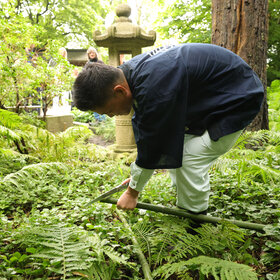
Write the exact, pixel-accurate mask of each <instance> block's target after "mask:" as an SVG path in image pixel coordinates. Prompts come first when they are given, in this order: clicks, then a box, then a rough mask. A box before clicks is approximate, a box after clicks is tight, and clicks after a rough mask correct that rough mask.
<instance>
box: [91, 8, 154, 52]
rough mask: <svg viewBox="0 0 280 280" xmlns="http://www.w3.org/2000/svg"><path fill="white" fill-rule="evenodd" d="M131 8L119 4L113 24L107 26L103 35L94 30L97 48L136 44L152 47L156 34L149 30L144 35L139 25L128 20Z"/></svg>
mask: <svg viewBox="0 0 280 280" xmlns="http://www.w3.org/2000/svg"><path fill="white" fill-rule="evenodd" d="M130 14H131V8H130V6H129V5H127V4H120V5H119V6H117V8H116V15H117V18H116V19H115V21H114V23H113V24H112V25H111V26H109V27H108V28H107V30H106V32H105V33H104V34H101V31H99V30H95V31H94V33H93V39H94V41H95V43H96V45H97V46H100V47H107V48H109V47H113V46H114V45H115V44H118V43H120V44H125V45H127V46H130V45H135V44H137V46H138V47H140V48H143V47H147V46H152V45H153V44H154V42H155V40H156V32H155V31H153V30H150V31H149V32H148V33H146V32H145V31H144V30H143V29H142V28H141V27H140V26H139V25H136V24H133V23H132V20H131V19H130V18H129V16H130Z"/></svg>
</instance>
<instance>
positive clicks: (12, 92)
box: [0, 8, 73, 113]
mask: <svg viewBox="0 0 280 280" xmlns="http://www.w3.org/2000/svg"><path fill="white" fill-rule="evenodd" d="M6 11H7V10H6ZM8 12H9V14H10V15H11V16H10V17H9V18H7V19H5V17H4V15H3V13H4V11H3V10H2V11H1V10H0V40H1V42H2V43H1V45H0V81H1V83H0V107H1V108H6V107H9V106H12V107H14V108H15V110H16V112H19V108H20V106H24V105H31V104H37V105H40V104H41V103H44V104H43V105H44V106H43V108H44V109H45V110H44V113H46V110H47V106H48V105H49V104H50V102H51V101H52V98H53V97H54V96H55V95H59V94H60V93H62V92H63V91H67V90H70V89H71V82H70V81H71V79H73V77H72V70H71V69H72V66H70V65H69V63H68V62H67V61H65V60H63V58H62V57H61V56H60V55H59V54H58V51H57V49H58V45H57V42H56V41H52V42H50V43H49V44H48V45H45V46H44V47H43V49H41V48H40V46H41V45H42V43H41V42H40V41H38V40H37V38H38V36H37V35H38V34H40V33H41V31H42V29H43V28H42V27H40V26H34V25H32V24H31V23H30V22H28V21H27V19H26V18H25V17H23V16H22V15H21V14H19V15H17V14H16V13H13V8H9V10H8ZM51 57H52V59H53V60H54V61H56V64H57V65H61V66H62V65H63V67H50V66H49V60H50V58H51ZM62 80H63V83H62V82H59V81H62Z"/></svg>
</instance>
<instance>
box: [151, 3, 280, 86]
mask: <svg viewBox="0 0 280 280" xmlns="http://www.w3.org/2000/svg"><path fill="white" fill-rule="evenodd" d="M223 2H224V3H223ZM227 2H230V1H218V3H219V4H221V5H225V4H226V3H227ZM242 2H244V1H242ZM245 2H248V1H245ZM249 2H251V1H249ZM249 2H248V3H249ZM268 17H269V36H268V52H267V58H268V60H267V61H268V68H267V78H268V85H270V84H271V82H272V81H273V80H275V79H280V28H279V24H280V1H279V0H269V12H268ZM156 24H157V26H155V27H154V28H155V29H156V30H157V31H158V32H159V34H160V35H159V36H158V37H161V38H170V37H175V38H176V39H177V40H178V42H180V43H186V42H198V43H210V42H211V28H212V27H211V25H212V22H211V0H203V1H194V0H175V1H174V3H173V4H172V5H170V6H169V7H167V8H165V7H163V12H162V13H161V14H160V16H159V17H158V19H157V21H156Z"/></svg>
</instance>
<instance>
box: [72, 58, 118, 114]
mask: <svg viewBox="0 0 280 280" xmlns="http://www.w3.org/2000/svg"><path fill="white" fill-rule="evenodd" d="M122 79H123V76H122V72H121V71H120V70H119V69H117V68H115V67H112V66H109V65H106V64H100V63H89V64H87V65H86V66H85V67H84V68H83V70H82V71H81V72H80V73H79V75H78V77H77V78H76V80H75V83H74V86H73V101H74V106H76V107H77V108H78V109H80V110H82V111H88V110H93V109H95V108H97V107H102V106H104V105H105V103H106V101H107V100H108V99H109V98H110V97H111V96H113V86H114V85H115V84H116V83H117V82H119V81H122Z"/></svg>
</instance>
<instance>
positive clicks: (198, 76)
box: [119, 43, 264, 169]
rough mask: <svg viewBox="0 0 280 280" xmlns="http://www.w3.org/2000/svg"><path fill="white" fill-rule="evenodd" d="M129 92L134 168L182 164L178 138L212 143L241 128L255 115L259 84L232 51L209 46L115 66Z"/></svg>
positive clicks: (183, 47) (163, 52)
mask: <svg viewBox="0 0 280 280" xmlns="http://www.w3.org/2000/svg"><path fill="white" fill-rule="evenodd" d="M119 68H120V69H122V71H123V72H124V75H125V77H126V79H127V82H128V84H129V87H130V89H131V92H132V95H133V99H134V105H133V108H134V110H135V114H134V116H133V118H132V125H133V130H134V135H135V140H136V144H137V150H138V155H137V160H136V164H137V165H139V166H140V167H143V168H148V169H156V168H178V167H181V166H182V154H183V143H184V134H185V133H188V134H194V135H202V134H203V133H204V132H205V130H208V132H209V135H210V137H211V139H212V140H214V141H216V140H218V139H219V138H220V137H222V136H225V135H227V134H231V133H233V132H236V131H238V130H241V129H243V128H245V127H246V126H247V125H248V124H249V123H250V122H251V121H252V120H253V119H254V117H255V116H256V115H257V113H258V112H259V110H260V107H261V103H262V100H263V92H264V89H263V86H262V83H261V81H260V80H259V78H258V77H257V75H256V73H255V72H254V71H253V70H252V69H251V68H250V67H249V66H248V64H247V63H246V62H245V61H244V60H242V59H241V58H240V57H239V56H237V55H236V54H234V53H233V52H231V51H229V50H227V49H225V48H222V47H219V46H216V45H210V44H192V43H190V44H183V45H178V46H171V47H162V48H158V49H156V50H154V51H151V52H148V53H144V54H140V55H138V56H135V57H133V58H132V59H131V60H130V61H128V62H126V63H124V64H123V65H121V66H119Z"/></svg>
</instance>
